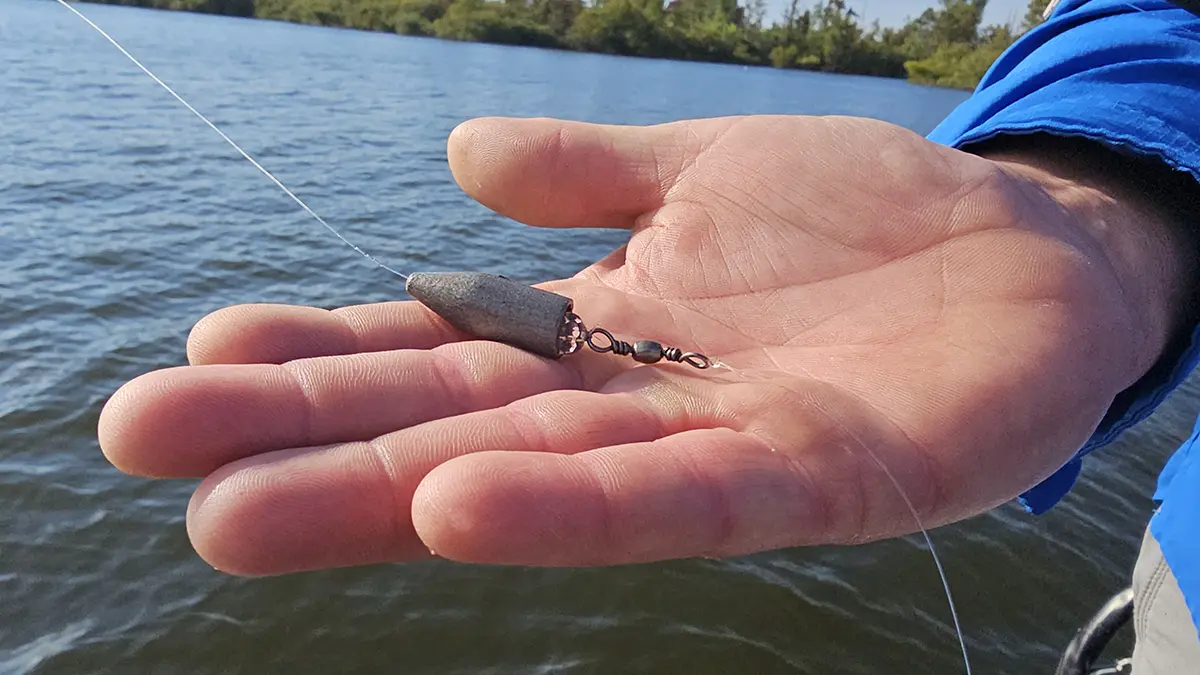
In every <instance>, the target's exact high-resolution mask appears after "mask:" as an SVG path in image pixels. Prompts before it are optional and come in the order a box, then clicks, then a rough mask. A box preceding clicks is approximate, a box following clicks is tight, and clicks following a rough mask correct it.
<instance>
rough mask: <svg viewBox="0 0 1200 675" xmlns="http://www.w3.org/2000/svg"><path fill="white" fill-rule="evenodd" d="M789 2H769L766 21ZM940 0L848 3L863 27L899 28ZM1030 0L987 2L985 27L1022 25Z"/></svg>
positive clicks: (807, 2)
mask: <svg viewBox="0 0 1200 675" xmlns="http://www.w3.org/2000/svg"><path fill="white" fill-rule="evenodd" d="M789 2H790V0H767V7H768V10H767V22H768V23H770V22H771V21H772V20H775V19H778V18H779V17H782V16H783V12H784V10H785V9H786V8H787V6H788V4H789ZM813 4H815V3H814V2H813V1H812V0H800V5H801V6H802V7H805V6H812V5H813ZM936 4H938V3H937V0H846V6H847V7H851V8H853V9H854V11H855V12H858V14H859V15H860V16H863V17H865V18H866V21H864V22H863V23H864V24H869V23H870V22H872V21H874V20H875V19H879V23H880V24H882V25H884V26H900V25H903V24H904V21H905V19H906V18H909V17H915V16H917V15H919V14H920V13H921V12H923V11H925V8H926V7H932V6H933V5H936ZM1028 6H1029V0H988V5H987V9H986V10H985V11H984V13H983V23H984V25H986V24H989V23H1010V22H1020V20H1021V19H1022V18H1024V16H1025V9H1026V7H1028Z"/></svg>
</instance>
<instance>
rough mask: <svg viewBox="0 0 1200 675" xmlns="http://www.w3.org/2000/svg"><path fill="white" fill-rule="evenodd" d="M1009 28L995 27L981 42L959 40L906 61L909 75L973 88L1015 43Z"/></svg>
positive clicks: (928, 81)
mask: <svg viewBox="0 0 1200 675" xmlns="http://www.w3.org/2000/svg"><path fill="white" fill-rule="evenodd" d="M1013 40H1014V38H1013V35H1012V33H1011V31H1009V30H1008V29H1007V28H993V29H991V30H990V31H989V34H988V35H987V36H986V37H985V38H982V39H981V41H980V44H979V45H977V46H972V45H970V44H964V43H958V44H949V45H943V46H942V47H939V48H938V50H937V51H936V52H934V53H933V55H932V56H930V57H929V58H927V59H922V60H919V61H909V62H907V63H905V64H904V67H905V69H907V71H908V78H909V79H910V80H912V81H913V82H916V83H918V84H933V85H937V86H940V87H955V88H959V89H970V88H973V87H974V86H975V85H976V84H978V83H979V80H981V79H982V78H983V76H984V75H985V74H987V71H988V68H990V67H991V65H992V63H994V62H995V61H996V59H998V58H999V57H1000V55H1001V54H1003V53H1004V50H1006V49H1008V47H1009V46H1010V45H1012V43H1013Z"/></svg>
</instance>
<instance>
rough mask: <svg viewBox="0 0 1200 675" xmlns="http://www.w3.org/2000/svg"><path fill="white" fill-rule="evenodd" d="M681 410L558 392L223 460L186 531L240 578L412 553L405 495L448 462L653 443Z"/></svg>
mask: <svg viewBox="0 0 1200 675" xmlns="http://www.w3.org/2000/svg"><path fill="white" fill-rule="evenodd" d="M677 413H678V411H673V410H672V409H671V408H669V407H656V406H653V405H648V404H647V403H646V401H645V400H644V399H643V398H642V397H641V396H638V395H636V394H598V393H593V392H581V391H563V392H553V393H547V394H542V395H538V396H535V397H531V398H528V399H524V400H521V401H518V402H515V403H513V404H511V405H509V406H507V407H506V408H502V409H495V410H486V411H479V412H475V413H471V414H467V415H463V416H460V417H455V418H449V419H439V420H434V421H431V422H428V423H425V424H422V425H420V426H416V427H412V428H409V429H405V430H402V431H398V432H395V433H392V434H388V435H387V436H384V437H381V438H378V439H376V440H375V441H373V442H369V443H349V444H342V445H335V446H331V447H324V448H315V449H297V450H285V451H280V452H275V453H270V454H266V455H261V456H258V457H254V458H249V459H246V460H242V461H239V462H235V463H233V464H230V465H228V466H225V467H223V468H222V469H220V470H219V471H217V472H216V473H214V474H213V475H211V476H209V477H208V478H207V479H206V480H205V481H204V482H203V483H202V484H201V486H200V488H199V489H198V490H197V492H196V494H195V496H194V497H193V499H192V503H191V506H190V507H189V512H188V531H189V534H190V536H191V538H192V543H193V545H194V546H195V548H196V550H197V552H199V553H200V555H201V556H202V557H203V558H204V559H205V560H206V561H208V562H209V564H211V565H213V566H214V567H216V568H217V569H220V570H223V571H226V572H230V573H234V574H241V575H266V574H283V573H288V572H295V571H301V570H310V569H321V568H331V567H343V566H351V565H364V564H372V563H380V562H394V561H404V560H413V559H419V558H422V557H427V556H428V550H427V548H426V547H425V545H424V544H423V543H422V542H421V540H420V539H419V538H418V537H417V534H416V531H415V530H414V529H413V524H412V495H413V493H414V492H415V491H416V489H417V485H418V484H419V483H420V482H421V480H422V479H423V478H424V476H425V475H426V474H428V473H429V472H430V471H431V470H433V469H434V467H436V466H438V465H439V464H441V463H443V462H445V461H446V460H447V459H450V458H452V457H456V456H459V455H463V454H469V453H474V452H484V451H494V450H506V449H519V450H525V451H537V452H546V453H574V452H582V451H586V450H591V449H593V448H598V447H604V446H606V445H611V444H613V443H631V442H636V441H642V440H651V439H653V438H658V437H659V436H661V435H663V434H666V433H671V432H672V431H674V429H673V428H672V427H671V426H670V425H671V424H678V423H679V420H680V419H681V416H680V415H678V414H677ZM564 419H566V420H569V422H570V423H568V424H564V423H563V420H564Z"/></svg>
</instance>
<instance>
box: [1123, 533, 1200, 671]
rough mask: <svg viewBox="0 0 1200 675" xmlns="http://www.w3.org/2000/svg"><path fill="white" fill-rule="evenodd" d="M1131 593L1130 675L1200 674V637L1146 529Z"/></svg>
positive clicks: (1175, 582) (1156, 545)
mask: <svg viewBox="0 0 1200 675" xmlns="http://www.w3.org/2000/svg"><path fill="white" fill-rule="evenodd" d="M1133 592H1134V598H1133V628H1134V632H1135V634H1136V636H1137V642H1136V643H1135V645H1134V649H1133V675H1200V637H1198V636H1197V635H1196V626H1195V624H1194V623H1192V616H1191V614H1190V613H1189V612H1188V608H1187V605H1186V604H1184V600H1183V593H1182V592H1181V591H1180V590H1179V583H1178V582H1177V581H1176V580H1175V575H1174V574H1173V573H1172V572H1171V568H1170V567H1168V566H1167V562H1166V560H1164V559H1163V555H1162V550H1161V549H1160V548H1159V547H1158V541H1156V540H1155V539H1154V537H1153V536H1152V535H1151V534H1150V529H1149V528H1147V529H1146V534H1145V536H1144V537H1143V538H1142V550H1141V553H1140V554H1139V555H1138V560H1137V565H1136V566H1135V567H1134V570H1133Z"/></svg>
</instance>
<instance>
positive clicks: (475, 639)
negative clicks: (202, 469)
mask: <svg viewBox="0 0 1200 675" xmlns="http://www.w3.org/2000/svg"><path fill="white" fill-rule="evenodd" d="M82 7H83V8H84V9H85V11H86V12H87V13H89V14H90V15H91V16H93V17H94V18H95V19H96V20H97V21H98V22H100V23H101V24H102V25H104V26H106V27H107V28H109V29H110V30H111V32H112V33H113V34H114V35H115V36H116V37H117V38H118V39H120V40H123V41H124V42H125V43H126V45H127V46H128V47H129V48H130V49H131V50H132V51H133V52H134V53H135V54H138V55H140V56H142V57H144V60H145V61H146V63H147V65H149V66H150V67H151V68H152V69H154V70H156V71H157V72H158V73H159V74H160V75H161V76H162V77H163V78H164V79H166V80H167V81H168V82H172V83H174V84H176V85H177V86H178V88H179V90H180V92H181V93H182V94H183V95H184V96H185V97H187V98H189V99H190V100H191V101H192V102H193V103H194V104H195V105H196V106H197V107H199V108H200V109H201V110H204V111H207V112H209V113H211V115H212V116H213V118H214V119H215V120H216V121H217V122H218V124H222V125H224V126H225V127H226V129H227V131H228V132H229V133H230V134H231V135H232V136H233V137H234V138H237V139H240V140H242V141H243V142H244V144H245V145H246V146H247V148H248V149H249V150H250V152H251V153H254V154H256V155H257V156H259V158H260V159H261V160H262V161H263V162H264V163H265V164H267V165H268V166H269V167H272V168H273V169H274V170H275V171H276V172H277V173H278V174H279V175H280V177H281V178H282V179H283V180H284V181H285V182H286V183H288V184H289V185H291V186H292V187H293V188H294V189H295V190H296V191H297V192H298V193H299V194H301V195H302V196H304V197H305V198H306V199H308V200H309V201H310V203H311V204H312V205H313V206H314V207H315V208H316V209H317V210H318V211H320V212H322V213H323V214H325V215H327V216H329V217H330V219H331V220H332V221H334V222H336V223H338V224H340V225H342V226H344V227H345V228H346V229H347V231H348V233H349V234H350V235H351V236H352V237H353V238H354V239H355V240H356V241H357V242H359V243H360V244H361V245H362V246H363V247H364V248H366V249H367V250H369V251H372V252H374V253H376V254H377V255H378V256H379V257H380V258H381V259H383V260H384V261H386V262H388V263H389V264H391V265H393V266H395V267H398V268H400V269H413V268H422V269H480V270H486V271H493V272H498V273H505V274H508V275H509V276H514V277H519V278H522V279H528V280H536V279H544V278H549V277H558V276H563V275H568V274H571V273H573V272H575V271H576V270H578V269H579V268H581V267H582V266H584V265H586V264H587V263H589V262H591V261H593V260H595V259H597V258H599V257H601V256H602V255H604V254H605V253H606V252H607V251H609V250H610V249H611V248H613V247H614V246H616V245H618V244H619V243H620V242H621V239H622V236H621V233H619V232H613V231H589V232H583V231H572V232H563V231H558V232H555V231H544V230H536V231H535V230H531V229H527V228H523V227H520V226H518V225H516V224H514V223H511V222H509V221H506V220H504V219H501V218H498V217H497V216H495V215H493V214H491V213H490V212H488V211H487V210H486V209H484V208H483V207H481V206H479V205H477V204H474V203H472V202H470V201H469V200H468V199H467V198H466V197H465V196H464V195H463V194H462V193H461V192H460V191H459V190H458V188H457V187H456V186H455V185H454V183H453V181H452V179H451V177H450V174H449V171H448V169H447V166H446V157H445V145H444V144H445V138H446V135H447V134H448V133H449V131H450V130H451V129H452V128H453V127H454V125H456V124H457V123H458V122H460V121H462V120H464V119H466V118H469V117H474V116H478V115H488V114H502V115H521V116H530V115H550V116H556V117H566V118H574V119H587V120H594V121H603V122H619V123H652V122H661V121H668V120H672V119H679V118H687V117H705V116H715V115H724V114H732V113H766V112H772V113H840V114H852V115H865V116H871V117H879V118H883V119H887V120H889V121H892V122H895V123H898V124H902V125H905V126H907V127H910V128H912V129H915V130H917V131H919V132H922V133H924V132H927V131H929V130H930V129H931V128H932V127H933V126H934V125H935V124H936V123H937V122H938V120H939V119H940V118H941V117H942V116H944V115H945V114H946V113H947V112H948V111H949V110H950V109H951V108H952V107H953V106H954V105H955V104H956V103H957V102H959V101H960V100H962V98H963V95H962V94H960V93H957V92H946V91H938V90H931V89H925V88H919V87H913V86H909V85H907V84H904V83H902V82H895V81H881V80H874V79H866V78H853V77H831V76H823V75H815V74H805V73H788V72H778V71H772V70H765V69H745V68H740V67H729V66H716V65H700V64H686V63H674V62H662V61H645V60H630V59H617V58H608V57H600V56H592V55H578V54H564V53H555V52H548V51H538V50H530V49H511V48H500V47H493V46H484V45H470V44H451V43H444V42H439V41H432V40H422V39H412V38H401V37H396V36H390V35H378V34H368V33H359V32H352V31H343V30H331V29H321V28H311V27H302V26H293V25H286V24H278V23H270V22H258V21H247V20H237V19H227V18H219V17H206V16H195V15H187V14H180V13H166V12H152V11H144V10H137V9H127V8H114V7H98V6H91V5H84V6H82ZM0 251H2V253H3V256H2V259H3V262H4V264H3V265H2V266H0V507H2V510H0V672H3V673H95V672H108V673H116V672H120V673H226V674H229V673H331V672H397V673H407V674H413V675H415V674H419V673H439V674H450V673H489V674H496V675H499V674H513V675H532V674H534V673H544V674H549V673H571V674H577V673H580V674H581V673H690V674H691V675H718V674H719V675H728V674H730V673H833V672H838V673H894V672H928V673H957V672H961V662H960V660H959V657H958V651H957V646H956V644H955V643H954V642H953V635H952V631H951V628H950V624H949V615H948V612H947V610H946V605H945V601H944V598H943V596H942V594H941V589H940V586H939V584H938V580H937V577H936V574H935V570H934V567H933V565H932V562H931V559H930V558H929V555H928V551H927V550H925V548H924V547H923V546H922V545H920V544H919V541H918V540H917V539H908V540H897V541H890V542H883V543H878V544H872V545H868V546H863V547H858V548H852V549H837V548H819V549H809V550H790V551H779V552H773V553H766V554H762V555H756V556H750V557H746V558H742V559H737V560H728V561H686V562H677V563H670V564H661V565H647V566H637V567H629V568H620V569H598V570H582V571H576V570H549V571H547V570H525V569H511V568H481V567H474V566H463V565H455V564H449V563H423V564H418V565H410V566H380V567H374V568H369V569H356V570H342V571H337V572H326V573H312V574H303V575H296V576H290V577H284V578H275V579H265V580H253V581H248V580H239V579H235V578H231V577H228V576H224V575H222V574H219V573H217V572H215V571H213V570H212V569H210V568H208V567H207V566H206V565H205V564H204V563H203V562H202V561H201V560H199V559H198V558H197V557H196V555H195V554H194V553H193V551H192V550H191V548H190V546H189V544H188V541H187V537H186V534H185V531H184V508H185V505H186V503H187V499H188V496H189V494H190V492H191V490H192V488H193V487H194V485H195V484H194V483H193V482H191V481H164V482H150V481H145V480H140V479H135V478H129V477H125V476H122V475H121V474H119V473H118V472H116V471H115V470H114V469H112V468H111V467H110V466H109V465H108V464H107V463H106V462H105V461H104V459H103V457H102V456H101V454H100V451H99V449H98V446H97V443H96V438H95V426H96V420H97V416H98V414H99V411H100V408H101V406H102V405H103V402H104V400H105V399H106V397H107V396H109V395H110V394H111V393H112V391H113V390H114V389H116V388H117V387H118V386H119V385H120V384H121V383H123V382H125V381H127V380H128V379H130V378H132V377H134V376H136V375H138V374H141V373H143V372H146V371H147V370H150V369H154V368H159V367H164V366H169V365H177V364H180V363H182V362H183V359H184V340H185V338H186V335H187V332H188V330H189V328H190V327H191V325H192V324H193V323H194V322H195V321H196V320H197V319H199V318H200V317H201V316H203V315H204V314H205V313H207V312H209V311H212V310H214V309H217V308H219V307H222V306H224V305H228V304H232V303H240V302H262V301H269V302H285V303H302V304H313V305H320V306H337V305H344V304H355V303H362V302H372V301H379V300H385V299H391V298H395V297H401V296H402V289H401V287H400V285H399V283H398V282H397V281H396V280H395V279H393V278H390V277H388V276H387V275H386V274H384V273H381V272H380V271H379V270H377V269H374V268H372V267H371V266H370V265H369V263H367V262H365V261H363V260H362V259H360V258H357V257H356V256H355V255H354V254H353V252H351V251H349V250H348V249H346V248H344V247H342V246H341V245H340V244H338V243H337V242H336V241H335V240H334V239H332V238H331V237H330V236H329V235H328V233H326V232H325V231H324V230H323V229H321V228H320V227H319V226H318V225H317V224H316V223H315V222H313V221H311V220H309V219H307V217H306V216H304V215H303V214H302V213H301V212H300V211H299V209H297V208H296V206H295V204H293V203H291V202H290V201H288V199H287V198H286V197H285V196H284V195H283V194H282V193H280V192H279V191H278V190H277V189H276V188H274V187H273V186H272V185H271V184H270V183H269V182H267V181H266V180H265V179H264V178H263V177H262V176H261V175H259V174H257V173H256V172H255V171H254V169H253V168H252V167H251V166H249V165H248V164H247V163H246V162H245V161H244V160H242V159H241V158H240V157H238V156H237V155H236V154H234V153H233V152H232V151H231V150H230V149H229V148H228V147H227V146H225V145H224V144H223V143H222V142H221V141H220V139H219V138H218V137H216V136H215V135H214V134H213V133H212V132H211V130H209V129H207V128H206V127H204V126H203V125H202V124H200V123H199V122H198V120H196V119H195V118H193V117H191V116H190V114H189V113H187V111H186V110H184V109H183V108H181V107H180V106H179V105H178V104H177V103H176V102H175V101H173V100H172V99H170V98H169V97H167V96H166V95H165V94H164V93H163V92H162V91H161V90H159V89H157V88H156V87H155V86H154V85H153V83H152V82H150V81H149V80H148V79H147V78H145V76H144V75H142V74H141V73H140V72H138V71H136V70H134V69H133V68H132V67H131V66H130V65H129V64H128V63H127V62H125V61H124V60H123V58H122V57H121V56H120V55H119V54H118V53H117V52H115V51H114V50H113V49H112V48H111V46H109V45H108V44H107V43H104V42H103V41H101V39H100V38H99V37H98V36H96V35H95V34H94V33H92V32H90V30H89V29H87V27H86V26H84V25H83V24H82V23H81V22H79V20H78V19H76V18H75V17H74V16H72V15H71V14H70V13H68V12H67V11H66V10H65V9H63V8H61V7H59V6H57V5H55V4H53V3H51V2H48V1H45V0H0ZM1196 403H1197V394H1196V388H1195V386H1194V385H1192V386H1191V387H1189V388H1187V389H1185V390H1184V391H1183V392H1182V393H1181V394H1179V395H1176V396H1175V397H1174V399H1173V400H1172V401H1171V403H1170V404H1169V405H1168V406H1167V407H1166V408H1165V409H1164V410H1162V411H1161V412H1160V413H1159V414H1158V415H1157V417H1156V418H1155V419H1154V420H1153V421H1152V422H1151V423H1150V424H1147V425H1144V426H1143V427H1141V428H1139V429H1138V430H1136V431H1135V432H1133V433H1130V434H1128V436H1127V437H1126V438H1125V439H1124V440H1123V441H1122V442H1121V443H1120V444H1119V445H1118V447H1116V448H1114V449H1112V450H1111V451H1108V452H1106V453H1105V454H1104V455H1103V456H1102V457H1101V458H1099V459H1098V460H1097V461H1093V462H1091V463H1090V465H1089V467H1088V469H1087V472H1086V474H1085V478H1084V481H1083V483H1082V484H1081V486H1080V487H1079V488H1078V489H1077V490H1076V491H1075V493H1074V494H1073V495H1072V496H1071V497H1070V498H1069V499H1068V500H1067V501H1066V502H1065V503H1064V504H1063V505H1062V507H1060V508H1059V509H1057V510H1055V511H1054V512H1053V513H1052V514H1050V515H1048V516H1045V517H1043V518H1040V519H1036V520H1035V519H1032V518H1028V517H1026V516H1024V515H1023V514H1022V513H1020V512H1019V510H1018V509H1016V508H1011V507H1010V508H1003V509H1000V510H998V511H996V512H994V513H992V514H989V515H987V516H984V517H981V518H978V519H976V520H974V521H971V522H968V523H964V524H960V525H957V526H953V527H947V528H943V529H940V530H938V531H936V532H935V533H934V537H935V539H936V541H937V543H938V544H939V546H940V548H941V551H942V554H943V556H944V557H945V562H946V564H947V567H948V571H949V574H950V580H951V583H952V584H953V585H954V588H955V589H956V595H957V599H958V601H959V603H960V610H961V612H962V617H963V621H964V627H965V628H966V630H967V631H968V634H969V638H970V648H971V650H972V651H973V653H974V658H975V660H976V667H977V671H978V672H980V673H1021V674H1024V673H1049V672H1051V671H1052V670H1053V663H1054V661H1055V660H1056V659H1057V655H1058V651H1059V649H1060V648H1061V647H1062V645H1063V644H1065V642H1066V641H1067V640H1068V639H1069V638H1070V636H1071V635H1072V633H1073V631H1074V630H1075V628H1076V627H1077V626H1078V624H1079V623H1080V622H1081V621H1082V620H1083V619H1084V618H1085V617H1086V616H1087V615H1088V614H1089V613H1090V612H1091V611H1092V610H1093V609H1094V607H1095V606H1096V605H1097V604H1098V603H1100V602H1101V601H1102V600H1103V599H1105V598H1106V597H1107V595H1108V594H1109V593H1111V592H1113V591H1114V590H1116V589H1117V588H1119V587H1120V586H1121V585H1122V584H1123V583H1124V582H1125V579H1126V577H1127V575H1128V573H1129V569H1130V566H1131V565H1132V562H1133V560H1134V557H1135V555H1136V551H1137V543H1138V539H1139V537H1140V534H1141V528H1142V526H1143V524H1144V522H1145V519H1146V518H1147V516H1148V509H1149V508H1150V503H1149V501H1148V499H1147V495H1148V494H1149V492H1150V486H1151V485H1152V483H1153V479H1154V476H1155V475H1156V473H1157V471H1158V469H1159V467H1160V466H1161V464H1162V462H1163V461H1164V459H1165V457H1166V456H1167V454H1168V453H1169V451H1170V449H1171V448H1173V447H1175V445H1176V444H1177V442H1178V441H1179V440H1180V439H1181V438H1182V437H1183V435H1184V434H1185V433H1186V431H1187V430H1188V429H1189V428H1190V421H1191V418H1190V417H1189V415H1191V414H1194V411H1195V408H1196Z"/></svg>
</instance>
